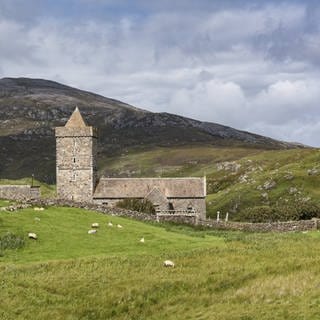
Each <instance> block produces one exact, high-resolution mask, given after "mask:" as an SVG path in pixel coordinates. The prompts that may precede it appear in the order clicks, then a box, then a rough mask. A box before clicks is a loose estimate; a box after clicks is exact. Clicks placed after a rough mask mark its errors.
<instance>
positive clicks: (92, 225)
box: [91, 222, 99, 228]
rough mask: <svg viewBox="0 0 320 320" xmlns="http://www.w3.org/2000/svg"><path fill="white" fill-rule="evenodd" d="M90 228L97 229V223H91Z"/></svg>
mask: <svg viewBox="0 0 320 320" xmlns="http://www.w3.org/2000/svg"><path fill="white" fill-rule="evenodd" d="M91 228H99V223H98V222H95V223H92V224H91Z"/></svg>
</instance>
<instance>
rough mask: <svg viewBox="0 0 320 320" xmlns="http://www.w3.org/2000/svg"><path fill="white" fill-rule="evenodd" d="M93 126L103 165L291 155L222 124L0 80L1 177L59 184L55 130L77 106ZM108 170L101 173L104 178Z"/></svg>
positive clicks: (52, 86) (50, 85)
mask: <svg viewBox="0 0 320 320" xmlns="http://www.w3.org/2000/svg"><path fill="white" fill-rule="evenodd" d="M76 105H77V106H78V107H79V108H80V109H81V112H82V113H83V115H84V117H85V118H86V120H87V121H88V123H89V124H91V125H94V126H96V127H98V128H99V133H100V138H99V159H100V161H101V162H102V164H103V162H104V161H108V159H109V158H110V157H118V156H120V155H121V154H126V153H130V152H131V153H134V152H140V151H148V150H149V151H150V150H153V149H154V148H159V147H162V148H167V150H172V149H174V148H177V147H181V146H187V147H193V146H198V147H200V146H205V147H208V146H211V147H221V146H222V147H228V148H235V147H241V148H246V149H263V150H265V149H287V148H293V147H296V145H294V144H289V143H285V142H280V141H276V140H273V139H270V138H267V137H263V136H259V135H256V134H252V133H248V132H244V131H239V130H236V129H233V128H230V127H226V126H223V125H220V124H215V123H208V122H200V121H196V120H192V119H188V118H185V117H181V116H177V115H173V114H168V113H152V112H148V111H146V110H142V109H138V108H135V107H133V106H131V105H128V104H126V103H123V102H121V101H117V100H114V99H109V98H105V97H102V96H100V95H97V94H94V93H90V92H86V91H83V90H79V89H75V88H72V87H69V86H66V85H62V84H59V83H57V82H53V81H48V80H42V79H28V78H3V79H1V80H0V144H1V153H0V163H1V166H0V177H1V178H14V179H17V178H23V177H27V176H31V175H32V174H33V173H34V174H35V175H36V177H37V178H38V179H40V180H41V181H44V182H47V183H54V181H55V141H54V136H53V135H54V132H53V128H54V127H55V126H61V125H64V124H65V122H66V121H67V119H68V117H69V116H70V114H71V112H72V111H73V109H74V107H75V106H76ZM103 170H104V169H102V170H101V173H104V172H105V171H103Z"/></svg>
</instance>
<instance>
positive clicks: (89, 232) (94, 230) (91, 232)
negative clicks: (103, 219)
mask: <svg viewBox="0 0 320 320" xmlns="http://www.w3.org/2000/svg"><path fill="white" fill-rule="evenodd" d="M94 233H97V229H91V230H89V231H88V234H94Z"/></svg>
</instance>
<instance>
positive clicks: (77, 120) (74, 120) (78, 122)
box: [65, 107, 87, 128]
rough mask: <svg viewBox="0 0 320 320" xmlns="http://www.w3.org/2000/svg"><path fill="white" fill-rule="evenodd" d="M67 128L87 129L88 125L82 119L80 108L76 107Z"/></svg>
mask: <svg viewBox="0 0 320 320" xmlns="http://www.w3.org/2000/svg"><path fill="white" fill-rule="evenodd" d="M65 126H66V127H67V128H81V127H86V126H87V125H86V123H85V121H84V120H83V118H82V115H81V113H80V111H79V109H78V107H76V108H75V109H74V111H73V113H72V115H71V117H70V118H69V120H68V122H67V123H66V125H65Z"/></svg>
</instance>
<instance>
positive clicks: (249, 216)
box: [237, 206, 277, 223]
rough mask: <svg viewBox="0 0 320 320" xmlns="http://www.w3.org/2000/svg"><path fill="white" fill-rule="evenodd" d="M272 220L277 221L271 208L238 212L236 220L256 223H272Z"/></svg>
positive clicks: (263, 207)
mask: <svg viewBox="0 0 320 320" xmlns="http://www.w3.org/2000/svg"><path fill="white" fill-rule="evenodd" d="M274 219H277V215H276V213H275V212H274V210H273V209H272V208H271V207H268V206H259V207H253V208H247V209H245V211H242V212H240V214H239V215H238V219H237V220H239V221H246V222H255V223H257V222H269V221H274Z"/></svg>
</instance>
